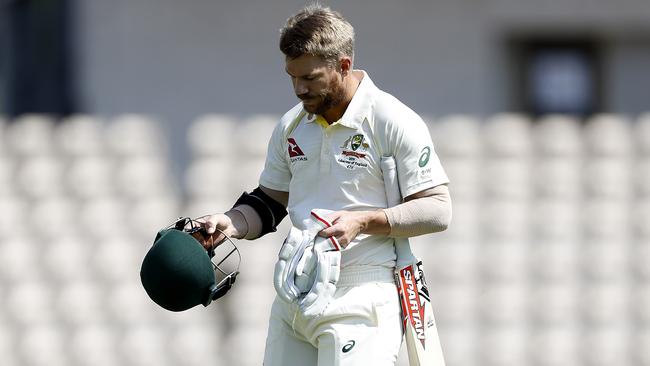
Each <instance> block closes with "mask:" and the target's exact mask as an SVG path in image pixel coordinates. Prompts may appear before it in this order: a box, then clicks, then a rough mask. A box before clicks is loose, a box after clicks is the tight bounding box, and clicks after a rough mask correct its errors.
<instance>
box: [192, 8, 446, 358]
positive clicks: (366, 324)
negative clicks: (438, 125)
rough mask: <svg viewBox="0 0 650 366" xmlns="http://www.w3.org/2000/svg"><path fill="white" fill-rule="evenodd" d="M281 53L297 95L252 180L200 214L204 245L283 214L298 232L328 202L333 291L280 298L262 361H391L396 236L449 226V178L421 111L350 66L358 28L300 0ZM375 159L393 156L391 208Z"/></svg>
mask: <svg viewBox="0 0 650 366" xmlns="http://www.w3.org/2000/svg"><path fill="white" fill-rule="evenodd" d="M280 50H281V51H282V53H283V54H284V57H285V66H286V67H285V72H286V73H287V75H288V77H289V78H290V80H291V85H292V86H293V91H294V92H295V94H296V96H297V97H298V99H300V103H299V104H297V105H296V106H295V107H293V108H291V110H289V111H288V112H287V113H286V114H285V115H284V116H283V117H282V118H281V119H280V121H279V123H278V124H277V126H276V128H275V130H274V131H273V134H272V136H271V137H270V142H269V147H268V154H267V156H266V162H265V167H264V170H263V171H262V173H261V176H260V179H259V186H258V187H257V188H255V189H254V190H253V191H252V192H251V193H247V192H244V193H243V194H242V195H241V197H240V198H239V199H238V200H237V202H236V203H235V204H234V206H233V208H231V209H230V210H228V211H226V212H224V213H219V214H214V215H207V216H205V217H204V218H203V219H202V220H201V221H202V224H203V225H204V229H205V231H206V232H207V234H208V235H206V236H205V238H204V240H202V245H203V246H205V247H206V248H208V249H210V248H211V247H212V246H213V245H218V243H220V242H221V241H222V240H223V239H224V237H223V234H221V233H220V232H219V230H221V231H222V232H223V233H225V234H226V235H228V236H230V237H234V238H239V239H255V238H258V237H260V236H262V235H264V234H266V233H269V232H272V231H275V230H276V227H277V225H278V224H279V223H280V221H282V219H283V218H284V216H285V215H287V214H288V215H289V218H290V219H291V223H292V225H293V226H294V227H295V228H297V229H306V227H305V226H308V225H309V224H308V223H309V222H310V218H311V219H313V217H312V216H313V215H312V214H311V213H312V210H314V209H322V210H327V211H325V212H327V215H325V216H326V217H324V218H323V220H321V221H322V222H327V224H326V225H325V226H324V228H319V229H318V230H319V231H316V232H317V234H315V235H318V237H324V238H335V239H336V242H337V243H338V245H340V264H337V265H340V274H339V275H338V276H337V277H338V278H337V281H335V282H336V289H335V291H334V292H333V293H331V294H327V296H326V295H323V296H322V297H321V299H320V300H323V301H326V304H325V306H324V308H323V309H322V310H321V311H319V312H318V313H317V314H306V313H305V312H304V311H303V310H302V308H301V307H300V306H298V305H297V304H295V303H291V302H287V301H285V300H284V299H283V298H281V297H279V296H278V297H276V299H275V301H274V303H273V306H272V309H271V316H270V321H269V329H268V336H267V340H266V351H265V355H264V365H266V366H287V365H301V366H303V365H319V366H321V365H323V366H324V365H328V366H331V365H362V364H364V365H366V364H369V365H394V364H395V363H396V361H397V355H398V352H399V348H400V345H401V341H402V329H401V327H402V325H401V319H400V303H399V299H398V293H397V289H396V285H395V280H394V275H393V271H394V267H395V264H396V254H395V248H394V242H395V240H394V238H396V237H412V236H417V235H423V234H428V233H434V232H439V231H442V230H445V229H446V228H447V226H448V224H449V222H450V220H451V200H450V196H449V191H448V188H447V185H448V183H449V180H448V178H447V175H446V174H445V172H444V170H443V168H442V166H441V164H440V161H439V159H438V157H437V156H436V153H435V151H434V147H433V144H432V142H431V137H430V135H429V131H428V129H427V127H426V125H425V123H424V122H423V121H422V119H421V118H420V117H419V116H418V115H417V114H416V113H415V112H414V111H412V110H411V109H409V108H408V107H407V106H405V105H404V104H403V103H401V102H400V101H399V100H398V99H396V98H395V97H393V96H392V95H390V94H388V93H386V92H384V91H382V90H381V89H379V88H378V87H377V86H375V84H374V83H373V81H372V80H371V78H370V76H369V75H368V73H367V72H365V71H362V70H356V69H353V60H354V29H353V27H352V25H350V23H349V22H348V21H347V20H346V19H344V18H343V16H342V15H341V14H340V13H338V12H336V11H333V10H330V9H329V8H327V7H323V6H321V5H310V6H307V7H305V8H304V9H302V10H301V11H299V12H298V13H297V14H295V15H293V16H291V17H290V18H289V19H288V20H287V22H286V25H285V26H284V27H283V28H282V29H281V36H280ZM395 66H396V72H409V70H401V69H399V66H400V65H395ZM411 72H414V71H413V70H411ZM382 156H393V157H394V158H395V161H396V164H397V171H398V180H399V186H400V189H401V192H402V196H403V197H404V200H403V203H401V204H399V205H397V206H394V207H388V205H387V199H386V191H385V187H384V182H383V178H382V172H381V170H380V166H379V163H380V160H381V157H382ZM321 212H322V211H321ZM215 229H219V230H215ZM316 232H315V233H316ZM332 242H334V241H332Z"/></svg>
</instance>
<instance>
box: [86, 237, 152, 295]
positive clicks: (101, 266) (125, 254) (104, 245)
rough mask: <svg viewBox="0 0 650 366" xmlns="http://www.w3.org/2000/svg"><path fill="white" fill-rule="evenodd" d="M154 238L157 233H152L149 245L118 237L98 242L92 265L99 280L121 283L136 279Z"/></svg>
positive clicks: (129, 238)
mask: <svg viewBox="0 0 650 366" xmlns="http://www.w3.org/2000/svg"><path fill="white" fill-rule="evenodd" d="M154 237H155V233H152V234H151V240H150V242H147V243H138V242H135V241H134V240H135V239H134V238H132V237H128V236H118V235H115V236H112V237H106V238H104V239H103V240H98V241H96V244H95V245H93V248H94V250H93V252H92V254H91V264H92V269H93V270H94V271H96V274H97V278H98V279H99V280H100V281H104V282H107V283H121V282H124V281H127V280H128V279H132V278H134V277H135V276H136V273H138V271H139V268H140V264H141V263H142V259H143V258H144V256H145V254H146V251H147V250H148V249H149V248H150V247H151V245H152V244H153V239H154Z"/></svg>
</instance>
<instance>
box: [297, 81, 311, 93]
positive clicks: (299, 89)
mask: <svg viewBox="0 0 650 366" xmlns="http://www.w3.org/2000/svg"><path fill="white" fill-rule="evenodd" d="M293 89H294V91H295V93H296V95H303V94H307V93H308V92H309V88H307V85H306V84H305V83H304V82H302V81H300V80H296V81H295V82H294V85H293Z"/></svg>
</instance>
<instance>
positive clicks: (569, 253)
mask: <svg viewBox="0 0 650 366" xmlns="http://www.w3.org/2000/svg"><path fill="white" fill-rule="evenodd" d="M529 248H530V249H529V252H528V257H529V268H528V271H529V276H530V279H531V280H532V281H534V283H535V284H547V283H562V282H565V281H568V280H572V279H575V278H579V277H580V275H581V271H580V260H581V258H582V257H581V256H580V242H579V241H577V240H572V239H568V240H567V239H558V240H552V239H551V240H539V239H538V240H535V242H534V243H532V244H531V245H530V247H529Z"/></svg>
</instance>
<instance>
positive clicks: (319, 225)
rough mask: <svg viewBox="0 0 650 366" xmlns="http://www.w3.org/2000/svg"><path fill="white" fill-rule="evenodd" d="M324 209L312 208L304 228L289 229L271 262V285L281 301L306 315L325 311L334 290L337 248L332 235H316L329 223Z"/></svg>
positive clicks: (337, 273) (337, 269) (337, 263)
mask: <svg viewBox="0 0 650 366" xmlns="http://www.w3.org/2000/svg"><path fill="white" fill-rule="evenodd" d="M328 213H330V211H327V210H318V209H315V210H313V211H312V213H311V216H310V219H308V220H307V222H305V223H303V225H304V226H305V227H306V229H305V230H300V229H297V228H295V227H292V228H291V231H290V232H289V235H288V236H287V238H286V240H285V241H284V244H283V245H282V248H281V249H280V253H279V254H278V261H277V262H276V264H275V273H274V280H273V285H274V287H275V290H276V292H277V294H278V297H280V298H281V299H282V300H284V301H285V302H287V303H294V304H297V305H298V306H299V307H300V309H301V311H302V312H303V313H304V314H306V315H318V314H320V313H322V312H323V310H325V307H326V306H327V304H328V303H329V301H330V299H331V298H332V295H333V294H334V292H335V291H336V283H337V281H338V279H339V273H340V262H341V247H340V245H339V244H338V242H337V240H336V238H334V237H330V238H323V237H320V236H317V234H318V232H319V231H321V230H322V229H324V228H326V227H329V226H331V223H329V222H328V221H327V220H326V219H325V216H326V215H327V214H328Z"/></svg>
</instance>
